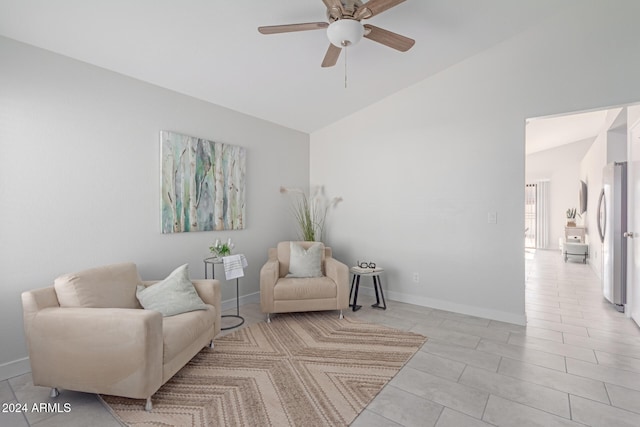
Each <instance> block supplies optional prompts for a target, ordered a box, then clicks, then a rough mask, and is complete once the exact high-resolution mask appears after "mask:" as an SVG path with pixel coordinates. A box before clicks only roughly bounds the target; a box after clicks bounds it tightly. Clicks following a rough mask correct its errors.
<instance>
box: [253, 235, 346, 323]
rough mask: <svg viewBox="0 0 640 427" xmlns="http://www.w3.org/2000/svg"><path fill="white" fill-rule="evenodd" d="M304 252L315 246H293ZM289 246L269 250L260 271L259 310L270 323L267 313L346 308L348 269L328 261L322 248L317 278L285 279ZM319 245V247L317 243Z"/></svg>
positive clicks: (327, 250)
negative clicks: (319, 273) (319, 270)
mask: <svg viewBox="0 0 640 427" xmlns="http://www.w3.org/2000/svg"><path fill="white" fill-rule="evenodd" d="M295 243H298V244H300V245H301V246H302V247H303V248H305V249H308V248H310V247H311V245H312V244H314V243H317V242H295ZM290 244H291V242H288V241H287V242H280V243H278V245H277V247H276V248H269V251H268V255H269V259H268V260H267V262H266V263H265V264H264V266H263V267H262V269H261V270H260V306H261V308H262V312H263V313H266V314H267V322H270V321H271V317H270V314H271V313H288V312H302V311H320V310H340V318H342V310H343V309H345V308H347V307H349V268H348V267H347V266H346V265H345V264H343V263H341V262H340V261H338V260H336V259H334V258H333V257H332V252H331V248H329V247H325V246H324V245H323V248H324V250H323V253H322V262H321V269H322V274H323V276H321V277H308V278H307V277H286V276H287V275H288V274H289V260H290V256H291V250H290ZM318 244H320V245H322V243H318Z"/></svg>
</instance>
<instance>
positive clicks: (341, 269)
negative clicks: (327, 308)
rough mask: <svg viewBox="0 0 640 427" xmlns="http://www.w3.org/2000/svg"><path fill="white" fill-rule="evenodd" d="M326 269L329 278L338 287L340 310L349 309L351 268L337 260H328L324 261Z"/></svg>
mask: <svg viewBox="0 0 640 427" xmlns="http://www.w3.org/2000/svg"><path fill="white" fill-rule="evenodd" d="M324 269H325V274H326V275H327V277H329V278H331V280H333V281H334V282H336V285H337V286H338V295H337V300H338V301H337V303H338V309H344V308H347V307H348V306H349V267H347V266H346V265H345V264H343V263H341V262H340V261H338V260H337V259H335V258H327V259H325V261H324Z"/></svg>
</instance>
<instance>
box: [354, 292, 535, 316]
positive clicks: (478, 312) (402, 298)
mask: <svg viewBox="0 0 640 427" xmlns="http://www.w3.org/2000/svg"><path fill="white" fill-rule="evenodd" d="M358 292H359V293H362V294H365V295H369V296H375V293H374V291H373V288H369V287H365V286H361V287H360V289H359V291H358ZM384 293H385V294H384V295H385V299H386V300H391V301H398V302H404V303H407V304H413V305H419V306H421V307H429V308H436V309H438V310H446V311H452V312H454V313H460V314H466V315H467V316H475V317H482V318H484V319H491V320H497V321H500V322H506V323H513V324H516V325H521V326H524V325H526V322H527V318H526V316H525V315H524V314H522V315H518V314H515V313H507V312H504V311H497V310H488V309H485V308H480V307H474V306H471V305H465V304H456V303H452V302H449V301H442V300H439V299H434V298H426V297H420V296H416V295H409V294H403V293H401V292H395V291H388V290H387V291H384Z"/></svg>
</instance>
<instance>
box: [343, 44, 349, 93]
mask: <svg viewBox="0 0 640 427" xmlns="http://www.w3.org/2000/svg"><path fill="white" fill-rule="evenodd" d="M348 51H349V48H346V47H345V48H344V88H345V89H346V88H347V52H348Z"/></svg>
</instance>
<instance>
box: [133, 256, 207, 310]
mask: <svg viewBox="0 0 640 427" xmlns="http://www.w3.org/2000/svg"><path fill="white" fill-rule="evenodd" d="M136 296H137V297H138V301H140V305H142V307H144V309H145V310H155V311H159V312H160V313H161V314H162V316H164V317H168V316H175V315H176V314H181V313H186V312H188V311H194V310H206V309H207V305H206V304H205V303H204V302H202V299H200V297H199V296H198V292H196V288H194V287H193V283H191V280H189V265H188V264H184V265H181V266H180V267H178V268H176V269H175V270H173V271H172V272H171V274H169V276H168V277H167V278H166V279H164V280H162V281H160V282H158V283H155V284H153V285H150V286H147V287H145V286H143V285H139V286H138V289H137V292H136Z"/></svg>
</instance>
